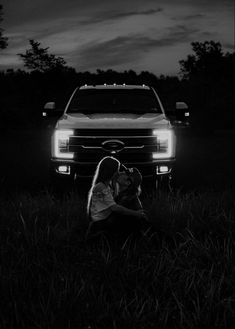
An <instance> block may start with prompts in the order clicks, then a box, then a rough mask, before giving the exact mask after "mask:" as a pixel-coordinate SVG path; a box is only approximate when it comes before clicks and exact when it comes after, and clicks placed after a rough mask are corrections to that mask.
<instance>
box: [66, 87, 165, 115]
mask: <svg viewBox="0 0 235 329" xmlns="http://www.w3.org/2000/svg"><path fill="white" fill-rule="evenodd" d="M67 113H84V114H89V113H123V114H124V113H135V114H140V115H142V114H145V113H162V111H161V107H160V105H159V103H158V100H157V98H156V96H155V94H154V93H153V91H152V90H140V89H126V90H122V89H118V90H112V89H87V90H84V89H82V90H77V92H76V93H75V94H74V97H73V99H72V100H71V102H70V105H69V107H68V110H67Z"/></svg>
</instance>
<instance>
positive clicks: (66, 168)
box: [56, 166, 70, 175]
mask: <svg viewBox="0 0 235 329" xmlns="http://www.w3.org/2000/svg"><path fill="white" fill-rule="evenodd" d="M56 171H57V172H58V173H59V174H64V175H69V174H70V166H59V167H58V168H57V169H56Z"/></svg>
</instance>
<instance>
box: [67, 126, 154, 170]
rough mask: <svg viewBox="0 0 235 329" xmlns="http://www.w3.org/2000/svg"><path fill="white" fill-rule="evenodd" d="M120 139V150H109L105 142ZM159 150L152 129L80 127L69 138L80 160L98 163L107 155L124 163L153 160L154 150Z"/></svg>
mask: <svg viewBox="0 0 235 329" xmlns="http://www.w3.org/2000/svg"><path fill="white" fill-rule="evenodd" d="M110 140H111V141H114V144H115V141H120V142H121V143H120V144H121V145H122V146H121V148H120V149H119V150H115V149H112V147H111V148H110V149H109V150H107V149H105V147H104V143H105V142H107V141H110ZM156 151H157V141H156V137H155V136H153V135H152V130H151V129H131V130H129V129H115V130H114V129H92V130H91V129H80V130H76V131H75V133H74V135H73V136H71V137H70V139H69V152H73V153H74V159H75V160H77V161H79V162H94V163H97V162H98V161H100V159H101V158H102V157H104V156H107V155H113V156H114V157H116V158H118V159H119V160H120V161H121V162H123V163H141V162H147V161H151V160H152V158H151V156H152V152H156Z"/></svg>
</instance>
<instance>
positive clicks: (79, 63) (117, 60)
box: [0, 0, 234, 75]
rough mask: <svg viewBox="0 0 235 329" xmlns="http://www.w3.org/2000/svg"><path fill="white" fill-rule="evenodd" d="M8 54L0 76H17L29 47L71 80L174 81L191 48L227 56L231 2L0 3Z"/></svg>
mask: <svg viewBox="0 0 235 329" xmlns="http://www.w3.org/2000/svg"><path fill="white" fill-rule="evenodd" d="M0 4H2V5H3V21H2V22H1V28H3V29H4V36H6V37H8V38H9V39H8V44H9V45H8V47H7V48H6V49H5V50H0V70H5V69H8V68H13V69H17V68H21V69H23V62H22V59H20V57H19V56H17V54H19V53H25V51H26V49H29V48H30V46H29V39H34V40H35V41H37V42H40V43H41V47H43V48H46V47H49V50H48V51H49V53H52V54H54V55H56V56H61V57H63V58H64V60H65V61H66V63H67V65H69V66H71V67H74V68H75V69H76V70H77V71H78V72H84V71H90V72H95V71H96V70H97V69H102V70H107V69H112V70H115V71H119V72H123V71H124V70H134V71H136V72H137V73H140V72H141V71H149V72H152V73H154V74H156V75H161V74H163V75H177V74H178V73H179V71H180V65H179V61H180V60H182V59H186V58H187V55H189V54H192V47H191V42H195V41H199V42H204V41H210V40H213V41H216V42H220V43H221V44H222V47H223V50H224V52H233V51H234V0H0Z"/></svg>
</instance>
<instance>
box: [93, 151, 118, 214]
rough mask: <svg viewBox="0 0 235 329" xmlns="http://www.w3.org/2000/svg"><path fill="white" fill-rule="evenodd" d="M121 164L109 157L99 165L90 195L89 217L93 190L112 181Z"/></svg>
mask: <svg viewBox="0 0 235 329" xmlns="http://www.w3.org/2000/svg"><path fill="white" fill-rule="evenodd" d="M119 168H120V162H119V161H118V160H117V159H116V158H113V157H110V156H107V157H105V158H103V159H102V160H101V161H100V162H99V163H98V165H97V167H96V170H95V174H94V177H93V180H92V185H91V189H90V191H89V193H88V202H87V214H88V215H89V211H90V203H91V196H92V191H93V188H94V186H95V185H96V184H98V183H104V182H107V181H110V180H111V179H112V177H113V175H114V174H115V173H116V172H117V171H118V170H119Z"/></svg>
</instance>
